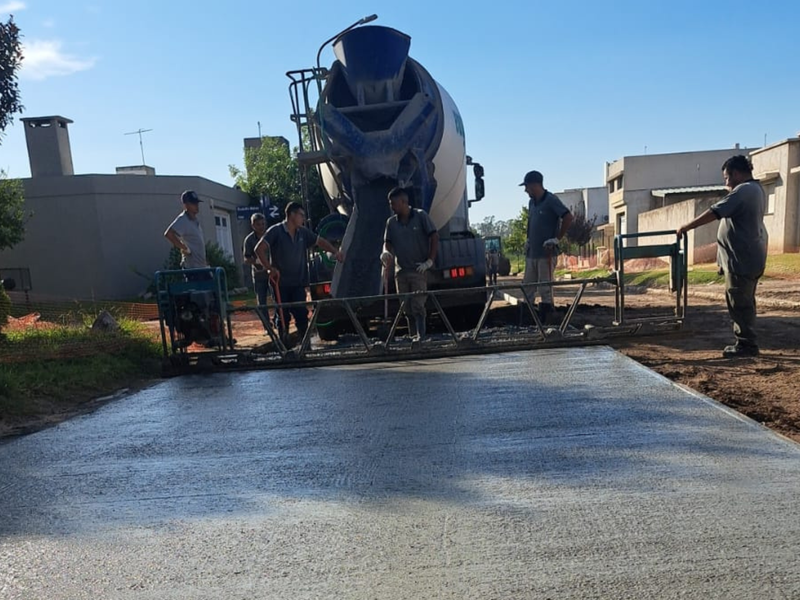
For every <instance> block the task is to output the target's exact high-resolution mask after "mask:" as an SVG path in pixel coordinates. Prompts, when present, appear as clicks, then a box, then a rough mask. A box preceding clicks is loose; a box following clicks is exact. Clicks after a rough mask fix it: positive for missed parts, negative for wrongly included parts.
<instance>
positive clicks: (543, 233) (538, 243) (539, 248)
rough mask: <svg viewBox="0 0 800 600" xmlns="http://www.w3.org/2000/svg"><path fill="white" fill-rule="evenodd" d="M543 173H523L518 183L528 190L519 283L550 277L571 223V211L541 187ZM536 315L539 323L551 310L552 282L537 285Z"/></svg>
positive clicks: (535, 281) (545, 319) (551, 279)
mask: <svg viewBox="0 0 800 600" xmlns="http://www.w3.org/2000/svg"><path fill="white" fill-rule="evenodd" d="M543 184H544V177H543V176H542V174H541V173H540V172H539V171H529V172H528V173H526V174H525V178H524V179H523V181H522V183H520V185H521V186H524V187H525V191H526V192H527V194H528V198H529V200H528V228H527V231H528V233H527V242H526V245H525V247H526V251H525V276H524V277H523V279H522V283H523V284H526V283H539V282H543V281H553V272H554V271H555V266H556V260H557V259H558V252H559V249H558V244H559V242H560V240H561V238H563V237H564V236H565V235H566V233H567V230H568V229H569V226H570V225H571V224H572V220H573V217H572V213H571V212H570V211H569V209H568V208H567V207H566V206H564V204H563V203H562V202H561V200H560V199H559V198H558V196H556V195H555V194H553V193H551V192H549V191H547V190H546V189H545V188H544V185H543ZM537 293H538V294H539V296H540V298H541V301H540V302H539V310H538V315H539V319H540V320H541V321H542V323H545V322H546V321H547V317H548V316H549V315H550V313H552V312H553V286H552V285H539V286H536V288H535V289H534V297H535V296H536V294H537Z"/></svg>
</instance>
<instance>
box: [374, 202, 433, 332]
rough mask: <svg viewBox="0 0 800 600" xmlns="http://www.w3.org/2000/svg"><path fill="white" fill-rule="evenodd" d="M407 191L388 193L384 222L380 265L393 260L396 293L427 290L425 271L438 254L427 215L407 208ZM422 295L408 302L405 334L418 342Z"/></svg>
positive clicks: (422, 323)
mask: <svg viewBox="0 0 800 600" xmlns="http://www.w3.org/2000/svg"><path fill="white" fill-rule="evenodd" d="M410 195H411V191H410V190H406V189H403V188H399V187H397V188H394V189H392V190H391V191H390V192H389V205H390V206H391V209H392V212H393V213H394V215H393V216H391V217H389V219H388V220H387V221H386V231H385V233H384V236H383V253H382V254H381V262H382V263H383V265H384V266H387V265H389V264H391V262H392V258H393V257H394V264H395V285H396V286H397V291H398V293H400V294H409V293H413V292H425V291H427V290H428V278H427V272H428V270H429V269H430V268H431V267H432V266H433V262H434V261H435V260H436V254H437V252H438V251H439V232H438V231H437V229H436V226H435V225H434V224H433V221H431V218H430V217H429V216H428V214H427V213H426V212H425V211H423V210H420V209H418V208H413V207H412V206H411V202H410V200H411V196H410ZM426 299H427V296H426V295H425V294H417V295H414V296H412V297H411V299H410V301H409V305H410V306H409V308H408V309H407V310H408V311H409V312H410V313H411V314H410V317H409V315H408V313H407V314H406V317H407V318H408V331H409V334H410V335H411V336H412V338H413V339H414V340H415V341H417V342H419V341H421V340H422V339H423V338H425V334H426V333H427V331H426V329H427V327H426V321H427V318H426V310H425V301H426Z"/></svg>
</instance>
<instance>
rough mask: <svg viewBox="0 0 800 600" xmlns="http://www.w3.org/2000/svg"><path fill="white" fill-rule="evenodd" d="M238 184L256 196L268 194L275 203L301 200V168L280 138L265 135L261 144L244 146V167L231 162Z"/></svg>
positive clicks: (232, 173) (244, 190)
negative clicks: (252, 146)
mask: <svg viewBox="0 0 800 600" xmlns="http://www.w3.org/2000/svg"><path fill="white" fill-rule="evenodd" d="M228 169H229V170H230V173H231V177H233V178H234V179H235V180H236V185H237V186H239V188H241V190H242V191H243V192H245V193H247V194H249V195H250V196H252V197H253V198H260V197H261V196H265V195H267V196H269V198H270V200H271V201H272V203H273V204H276V205H279V206H285V205H286V204H287V203H289V202H301V201H302V198H301V195H300V169H299V166H298V164H297V161H296V160H294V159H293V158H292V156H291V154H290V153H289V148H288V147H287V146H286V145H285V144H284V143H283V141H282V140H281V139H280V138H275V137H263V138H261V146H259V147H258V148H245V150H244V171H242V170H241V169H239V168H238V167H237V166H235V165H229V166H228Z"/></svg>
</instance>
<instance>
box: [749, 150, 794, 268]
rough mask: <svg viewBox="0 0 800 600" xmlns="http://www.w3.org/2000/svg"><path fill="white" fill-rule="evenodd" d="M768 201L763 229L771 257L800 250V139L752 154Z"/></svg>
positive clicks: (751, 156) (755, 171)
mask: <svg viewBox="0 0 800 600" xmlns="http://www.w3.org/2000/svg"><path fill="white" fill-rule="evenodd" d="M750 158H751V160H752V162H753V176H754V177H755V178H756V179H758V180H759V181H760V182H761V185H762V186H763V187H764V194H765V195H766V197H767V209H766V214H765V215H764V225H765V226H766V228H767V232H768V233H769V251H770V252H772V253H784V252H798V251H799V250H800V136H798V137H794V138H789V139H787V140H783V141H782V142H778V143H775V144H771V145H769V146H766V147H764V148H761V149H759V150H753V151H752V152H751V153H750Z"/></svg>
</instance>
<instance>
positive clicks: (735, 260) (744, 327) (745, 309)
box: [677, 154, 767, 358]
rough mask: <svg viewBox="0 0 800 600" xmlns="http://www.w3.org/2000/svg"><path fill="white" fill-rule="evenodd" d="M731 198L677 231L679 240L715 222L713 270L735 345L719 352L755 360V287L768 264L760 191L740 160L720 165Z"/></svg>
mask: <svg viewBox="0 0 800 600" xmlns="http://www.w3.org/2000/svg"><path fill="white" fill-rule="evenodd" d="M722 175H723V177H724V178H725V186H726V187H727V188H728V189H729V190H730V193H729V194H728V195H727V196H725V197H724V198H723V199H722V200H720V201H719V202H717V203H716V204H714V206H712V207H711V208H709V209H708V210H707V211H705V212H704V213H703V214H701V215H700V216H699V217H697V218H696V219H694V220H693V221H690V222H689V223H687V224H686V225H683V226H682V227H679V228H678V231H677V233H678V235H679V236H680V235H683V234H684V233H685V232H687V231H689V230H691V229H694V228H695V227H700V226H701V225H705V224H706V223H711V222H712V221H716V220H719V228H718V230H717V264H718V265H719V266H720V267H721V268H722V270H723V271H724V273H725V300H726V303H727V305H728V314H730V316H731V320H732V321H733V334H734V336H735V337H736V343H735V344H734V345H732V346H726V347H725V349H724V350H723V351H722V356H723V357H724V358H737V357H745V356H758V354H759V350H758V344H757V342H756V332H755V324H756V286H757V285H758V280H759V278H760V277H761V276H762V275H763V274H764V268H765V266H766V264H767V231H766V228H765V227H764V204H765V200H764V190H763V189H762V188H761V184H759V183H758V181H756V180H755V179H753V165H752V164H751V163H750V160H749V159H748V158H747V157H746V156H743V155H741V154H740V155H738V156H732V157H730V158H729V159H728V160H726V161H725V163H724V164H723V165H722Z"/></svg>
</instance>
